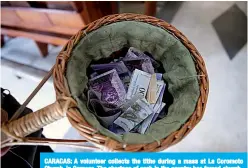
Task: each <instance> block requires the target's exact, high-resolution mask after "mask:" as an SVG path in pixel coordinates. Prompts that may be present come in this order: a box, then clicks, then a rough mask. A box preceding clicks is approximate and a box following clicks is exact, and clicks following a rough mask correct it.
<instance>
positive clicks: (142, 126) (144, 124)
mask: <svg viewBox="0 0 248 168" xmlns="http://www.w3.org/2000/svg"><path fill="white" fill-rule="evenodd" d="M160 106H161V104H156V105H155V106H153V108H152V110H153V112H152V114H151V115H150V116H149V117H147V118H146V119H145V120H144V121H142V123H141V124H139V126H138V128H137V130H136V131H137V132H138V133H141V134H144V133H145V131H146V130H147V128H148V127H149V126H150V124H151V121H152V119H153V117H154V115H155V114H156V112H157V111H158V110H159V108H160Z"/></svg>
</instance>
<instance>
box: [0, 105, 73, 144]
mask: <svg viewBox="0 0 248 168" xmlns="http://www.w3.org/2000/svg"><path fill="white" fill-rule="evenodd" d="M68 102H69V101H68ZM66 104H69V103H66ZM66 104H65V105H66ZM67 107H68V105H67ZM65 116H66V112H65V111H63V110H62V109H61V107H60V104H59V103H58V102H55V103H53V104H50V105H48V106H46V107H44V108H42V109H40V110H38V111H36V112H33V113H30V114H27V115H25V116H23V117H21V118H19V119H17V120H14V121H11V122H7V123H5V124H3V125H2V131H3V132H4V133H5V134H6V135H7V136H9V137H12V138H14V139H20V138H23V137H25V136H27V135H29V134H31V133H33V132H36V131H38V130H39V129H41V128H43V127H44V126H46V125H48V124H51V123H53V122H55V121H57V120H59V119H61V118H63V117H65Z"/></svg>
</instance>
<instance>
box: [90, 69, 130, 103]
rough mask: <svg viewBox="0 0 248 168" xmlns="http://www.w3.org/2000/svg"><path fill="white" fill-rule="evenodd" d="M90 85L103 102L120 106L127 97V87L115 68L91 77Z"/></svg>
mask: <svg viewBox="0 0 248 168" xmlns="http://www.w3.org/2000/svg"><path fill="white" fill-rule="evenodd" d="M89 85H90V89H91V90H92V91H94V93H95V95H96V96H97V98H98V99H99V100H101V101H103V102H106V103H109V104H112V105H116V106H120V105H121V104H122V103H123V102H124V100H125V98H126V90H125V87H124V85H123V83H122V81H121V79H120V78H119V76H118V74H117V71H116V70H115V69H112V70H110V71H108V72H105V73H103V74H101V75H99V76H96V77H94V78H92V79H90V80H89Z"/></svg>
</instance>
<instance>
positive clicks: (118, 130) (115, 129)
mask: <svg viewBox="0 0 248 168" xmlns="http://www.w3.org/2000/svg"><path fill="white" fill-rule="evenodd" d="M108 129H109V130H110V131H111V132H114V133H115V134H124V133H125V132H126V131H125V130H124V129H123V128H121V127H120V126H118V125H116V124H115V123H113V124H112V125H110V126H109V127H108Z"/></svg>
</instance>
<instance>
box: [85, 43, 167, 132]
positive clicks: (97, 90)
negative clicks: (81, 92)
mask: <svg viewBox="0 0 248 168" xmlns="http://www.w3.org/2000/svg"><path fill="white" fill-rule="evenodd" d="M159 66H160V64H159V63H158V62H157V61H156V60H154V59H153V58H152V56H151V55H149V56H148V55H147V54H145V53H143V52H141V51H139V50H137V49H135V48H133V47H130V48H129V49H128V51H127V53H126V55H125V56H124V57H119V59H114V60H113V61H112V62H109V63H105V64H92V65H90V68H91V69H92V70H93V73H92V74H90V79H89V83H88V84H89V87H88V88H89V90H88V95H87V99H88V102H87V106H88V109H89V110H90V111H91V112H92V113H93V114H94V115H95V116H96V118H97V119H98V120H99V122H100V123H101V124H102V125H103V126H104V127H105V128H107V129H109V130H110V131H112V132H114V133H116V134H124V133H127V132H136V133H140V134H144V133H145V132H146V130H147V129H148V127H149V126H150V125H151V124H152V123H153V122H155V121H156V120H157V117H158V115H159V114H160V112H161V111H162V110H163V108H164V107H165V103H163V102H162V100H163V95H164V91H165V87H166V84H165V83H164V81H163V77H162V74H161V73H158V72H157V68H158V67H159Z"/></svg>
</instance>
